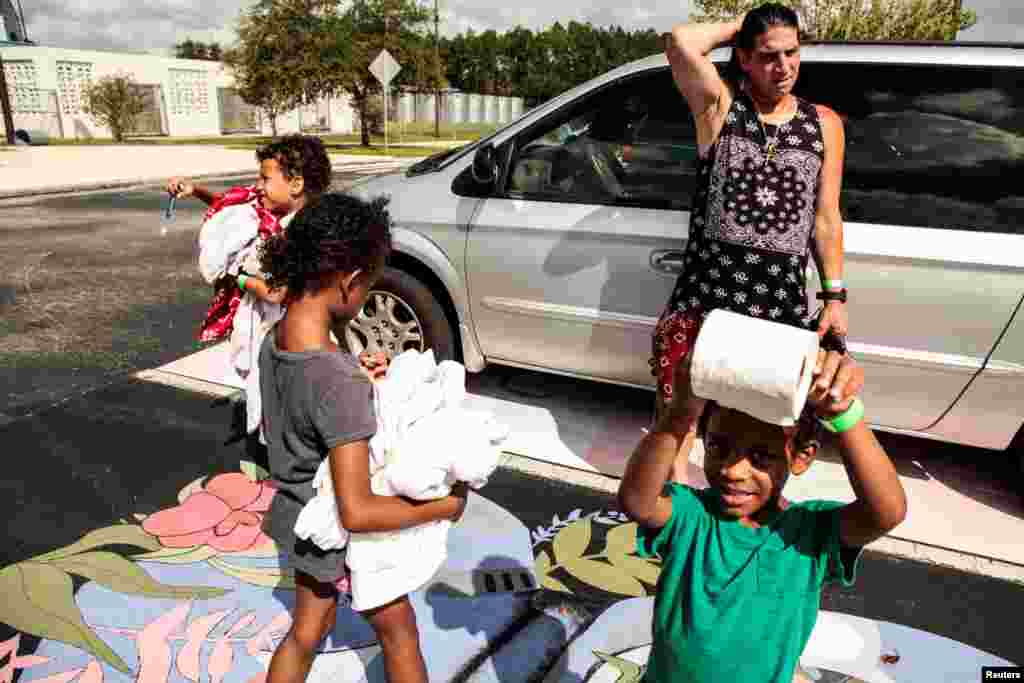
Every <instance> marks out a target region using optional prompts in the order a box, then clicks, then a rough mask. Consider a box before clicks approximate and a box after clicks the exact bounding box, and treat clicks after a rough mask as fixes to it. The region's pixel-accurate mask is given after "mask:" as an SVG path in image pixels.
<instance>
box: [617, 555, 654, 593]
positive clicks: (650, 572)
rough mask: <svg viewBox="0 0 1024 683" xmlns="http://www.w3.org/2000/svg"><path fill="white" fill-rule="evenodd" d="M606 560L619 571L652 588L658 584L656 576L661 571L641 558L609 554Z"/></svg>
mask: <svg viewBox="0 0 1024 683" xmlns="http://www.w3.org/2000/svg"><path fill="white" fill-rule="evenodd" d="M607 558H608V561H609V562H611V563H612V565H614V566H615V567H617V568H618V569H619V570H621V571H623V572H626V573H627V574H629V575H630V576H632V577H634V578H637V579H640V580H641V581H643V582H644V583H646V584H649V585H651V586H654V585H656V584H657V583H658V576H659V575H660V574H661V570H660V569H659V568H658V567H657V566H656V565H653V564H651V563H650V562H648V561H647V560H645V559H643V558H642V557H630V556H629V555H611V554H609V555H607Z"/></svg>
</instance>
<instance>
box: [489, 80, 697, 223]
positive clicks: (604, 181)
mask: <svg viewBox="0 0 1024 683" xmlns="http://www.w3.org/2000/svg"><path fill="white" fill-rule="evenodd" d="M516 147H517V151H516V153H515V155H514V157H513V159H512V164H511V168H510V171H509V173H508V175H507V178H508V181H507V183H508V184H507V192H508V194H509V195H510V196H513V197H517V198H524V199H533V200H540V201H556V202H582V203H588V204H611V205H629V206H640V207H649V208H664V209H687V208H689V205H690V200H691V195H692V194H693V188H694V183H695V177H696V160H697V144H696V129H695V127H694V123H693V117H692V116H691V115H690V113H689V109H688V108H687V106H686V101H685V100H684V99H683V97H682V96H681V95H680V94H679V91H678V89H677V88H676V86H675V84H674V83H673V81H672V75H671V73H670V72H669V70H668V69H659V70H656V71H652V72H648V73H646V74H643V75H642V76H639V77H632V78H627V79H624V80H623V81H621V82H620V83H617V84H615V85H613V86H611V87H607V88H603V89H601V90H600V91H599V92H598V93H596V94H595V95H592V96H591V97H590V98H588V99H586V100H584V101H583V102H582V103H577V104H575V105H573V106H572V107H571V108H567V109H566V110H565V111H564V113H563V115H562V116H561V117H555V118H554V119H549V121H548V124H547V125H545V126H544V127H543V128H542V129H541V130H539V131H538V130H536V129H534V131H533V132H532V133H527V134H525V135H524V136H522V139H521V140H519V141H517V145H516Z"/></svg>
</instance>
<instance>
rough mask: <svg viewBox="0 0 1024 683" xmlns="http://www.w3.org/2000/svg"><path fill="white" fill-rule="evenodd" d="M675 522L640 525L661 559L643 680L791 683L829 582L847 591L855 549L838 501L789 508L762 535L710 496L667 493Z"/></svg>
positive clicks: (644, 552)
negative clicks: (844, 542) (846, 541)
mask: <svg viewBox="0 0 1024 683" xmlns="http://www.w3.org/2000/svg"><path fill="white" fill-rule="evenodd" d="M671 497H672V517H671V518H670V519H669V521H668V523H667V524H666V525H665V526H664V527H662V528H661V529H645V528H644V527H640V530H639V531H638V533H637V552H638V554H639V555H641V556H643V557H651V556H654V555H660V556H661V558H662V568H661V577H660V578H659V580H658V588H657V596H656V597H655V600H654V624H653V634H654V643H653V646H652V648H651V655H650V659H649V660H648V666H647V670H646V673H645V674H644V681H645V683H670V682H671V683H704V682H706V681H707V682H711V681H714V682H715V683H721V682H722V681H737V682H738V681H749V682H751V683H790V682H791V681H792V679H793V671H794V669H795V668H796V664H797V661H798V660H799V658H800V654H801V653H802V652H803V649H804V645H806V644H807V639H808V638H809V637H810V635H811V630H812V629H813V628H814V622H815V621H816V620H817V618H818V606H819V604H820V601H821V587H822V584H823V583H824V582H825V581H836V580H838V581H841V582H842V583H843V585H845V586H850V585H853V581H854V578H855V575H856V566H857V559H858V557H859V555H860V549H859V548H841V546H840V542H839V524H838V520H839V517H838V514H837V509H838V508H839V507H841V506H842V504H841V503H837V502H833V501H822V500H813V501H806V502H803V503H794V504H791V505H790V506H789V507H788V508H787V509H786V510H785V511H783V512H781V513H780V514H779V516H778V517H777V518H776V519H775V520H774V521H773V522H772V523H771V524H770V525H767V526H764V527H761V528H758V529H752V528H750V527H747V526H744V525H743V524H740V523H739V522H738V521H736V520H734V519H730V518H728V517H725V516H723V515H722V514H721V513H720V512H719V511H720V509H721V508H720V505H721V502H720V501H721V499H720V498H719V496H718V494H717V493H716V492H715V491H714V490H713V489H704V490H696V489H693V488H690V487H688V486H684V485H681V484H673V485H672V486H671Z"/></svg>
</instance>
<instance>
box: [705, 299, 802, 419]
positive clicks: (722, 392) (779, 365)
mask: <svg viewBox="0 0 1024 683" xmlns="http://www.w3.org/2000/svg"><path fill="white" fill-rule="evenodd" d="M817 354H818V335H817V334H816V333H815V332H812V331H810V330H802V329H800V328H797V327H791V326H789V325H783V324H781V323H775V322H771V321H769V320H761V319H758V318H750V317H747V316H745V315H740V314H739V313H733V312H731V311H726V310H721V309H719V310H715V311H712V312H711V313H709V314H708V316H707V318H705V320H704V324H703V325H702V326H701V329H700V334H699V335H697V342H696V344H695V345H694V349H693V361H692V364H691V366H690V381H691V383H692V385H693V393H694V394H696V395H697V396H698V397H699V398H706V399H710V400H713V401H716V402H717V403H718V404H719V405H723V406H726V407H728V408H733V409H735V410H740V411H743V412H744V413H747V414H748V415H752V416H753V417H756V418H757V419H759V420H761V421H763V422H769V423H771V424H777V425H783V426H792V425H794V424H796V421H797V420H798V419H799V418H800V413H801V412H802V411H803V409H804V404H805V403H806V402H807V392H808V390H809V389H810V386H811V380H812V376H811V375H812V372H813V370H814V364H815V362H816V361H817Z"/></svg>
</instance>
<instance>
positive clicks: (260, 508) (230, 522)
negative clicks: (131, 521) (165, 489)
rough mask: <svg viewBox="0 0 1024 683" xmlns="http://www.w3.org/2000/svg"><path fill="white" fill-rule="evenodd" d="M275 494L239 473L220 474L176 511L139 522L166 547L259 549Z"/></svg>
mask: <svg viewBox="0 0 1024 683" xmlns="http://www.w3.org/2000/svg"><path fill="white" fill-rule="evenodd" d="M274 493H276V491H275V490H274V488H273V487H272V486H271V485H270V482H266V481H259V482H257V481H253V480H251V479H250V478H249V477H248V476H246V475H245V474H242V473H241V472H232V473H229V474H218V475H217V476H215V477H214V478H213V479H211V480H210V481H208V482H207V483H206V485H205V486H204V487H203V488H201V489H199V490H197V491H196V492H194V493H193V494H192V495H190V496H189V497H188V498H186V499H185V501H184V502H183V503H182V504H181V505H178V506H176V507H172V508H168V509H167V510H161V511H160V512H157V513H155V514H152V515H150V516H149V517H147V518H146V519H145V520H143V522H142V528H143V529H145V530H146V532H147V533H150V534H152V535H153V536H156V537H157V538H158V539H159V541H160V544H161V545H163V546H164V547H167V548H193V547H195V546H200V545H208V546H210V547H211V548H213V549H214V550H217V551H218V552H223V553H233V552H238V551H240V550H248V549H249V548H252V547H254V546H260V545H263V544H264V543H267V542H269V541H270V539H269V538H268V537H267V536H266V534H264V533H263V531H262V530H261V529H260V524H261V523H262V522H263V515H264V513H266V511H267V510H268V509H270V501H271V500H272V499H273V498H274Z"/></svg>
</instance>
